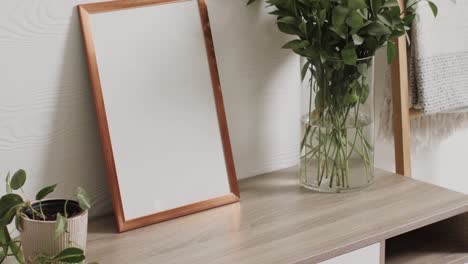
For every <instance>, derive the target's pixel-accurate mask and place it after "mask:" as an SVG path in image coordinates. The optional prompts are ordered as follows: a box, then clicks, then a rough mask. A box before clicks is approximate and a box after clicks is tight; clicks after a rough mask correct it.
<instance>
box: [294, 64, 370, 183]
mask: <svg viewBox="0 0 468 264" xmlns="http://www.w3.org/2000/svg"><path fill="white" fill-rule="evenodd" d="M305 70H307V71H309V72H310V73H311V76H312V77H311V78H310V81H309V85H307V87H306V88H304V89H303V93H302V94H303V96H302V98H303V104H302V110H303V113H304V115H303V116H302V120H301V126H302V140H301V146H300V181H301V184H302V186H304V187H305V188H308V189H312V190H315V191H319V192H346V191H351V190H358V189H362V188H365V187H367V186H368V185H369V184H371V182H372V181H373V179H374V91H373V90H374V58H373V57H369V58H364V59H358V60H357V62H356V64H355V65H348V64H346V63H345V62H343V61H328V62H325V63H322V62H319V63H317V62H315V61H313V62H312V61H311V62H307V63H306V65H305V66H304V72H305Z"/></svg>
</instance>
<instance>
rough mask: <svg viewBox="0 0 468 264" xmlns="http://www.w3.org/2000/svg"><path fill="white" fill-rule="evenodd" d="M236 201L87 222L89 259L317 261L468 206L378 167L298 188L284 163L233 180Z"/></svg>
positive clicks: (208, 263) (202, 263) (204, 263)
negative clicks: (152, 218) (362, 185)
mask: <svg viewBox="0 0 468 264" xmlns="http://www.w3.org/2000/svg"><path fill="white" fill-rule="evenodd" d="M239 187H240V190H241V194H242V201H241V202H240V203H236V204H232V205H228V206H224V207H219V208H216V209H213V210H210V211H204V212H201V213H197V214H193V215H190V216H186V217H182V218H178V219H174V220H171V221H167V222H163V223H160V224H157V225H154V226H149V227H145V228H141V229H137V230H135V231H132V232H128V233H124V234H116V233H115V227H114V225H113V224H112V219H111V218H109V217H107V218H102V219H98V220H96V221H92V222H91V223H90V227H89V231H90V234H89V238H88V243H89V244H88V259H90V260H93V261H94V260H96V261H99V262H100V263H167V264H173V263H192V264H213V263H243V264H249V263H269V264H270V263H272V264H274V263H282V264H284V263H301V264H302V263H304V264H305V263H307V264H311V263H317V262H320V261H324V260H327V259H330V258H332V257H335V256H338V255H342V254H345V253H348V252H351V251H353V250H356V249H359V248H362V247H365V246H369V245H371V244H375V243H378V242H380V241H383V240H385V239H388V238H390V237H394V236H397V235H399V234H402V233H405V232H408V231H411V230H414V229H417V228H420V227H422V226H426V225H429V224H432V223H434V222H438V221H441V220H443V219H446V218H449V217H452V216H454V215H458V214H461V213H463V212H466V211H467V210H468V197H467V196H465V195H463V194H460V193H456V192H453V191H449V190H446V189H443V188H440V187H437V186H433V185H430V184H426V183H422V182H419V181H416V180H412V179H410V178H406V177H401V176H398V175H396V174H393V173H389V172H384V171H381V170H376V180H375V183H374V184H373V185H372V186H370V187H369V188H368V189H366V190H364V191H362V192H355V193H346V194H319V193H314V192H310V191H306V190H304V189H301V188H300V187H299V184H298V177H297V171H296V170H295V169H288V170H284V171H279V172H275V173H271V174H267V175H262V176H257V177H253V178H250V179H245V180H242V181H240V182H239Z"/></svg>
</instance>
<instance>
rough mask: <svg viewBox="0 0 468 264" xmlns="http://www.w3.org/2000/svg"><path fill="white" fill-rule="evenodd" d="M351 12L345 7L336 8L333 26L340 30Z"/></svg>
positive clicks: (333, 12) (333, 13)
mask: <svg viewBox="0 0 468 264" xmlns="http://www.w3.org/2000/svg"><path fill="white" fill-rule="evenodd" d="M348 12H349V10H348V9H347V8H346V7H343V6H336V7H335V8H333V11H332V24H333V26H335V28H339V27H341V26H343V25H344V22H345V19H346V16H347V15H348Z"/></svg>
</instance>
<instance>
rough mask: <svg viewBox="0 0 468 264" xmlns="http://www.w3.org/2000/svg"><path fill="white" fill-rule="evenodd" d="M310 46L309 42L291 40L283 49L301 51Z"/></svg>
mask: <svg viewBox="0 0 468 264" xmlns="http://www.w3.org/2000/svg"><path fill="white" fill-rule="evenodd" d="M309 45H310V42H309V41H307V40H300V39H295V40H291V41H289V42H288V43H286V44H284V46H283V47H282V48H283V49H302V48H305V47H307V46H309Z"/></svg>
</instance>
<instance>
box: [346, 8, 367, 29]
mask: <svg viewBox="0 0 468 264" xmlns="http://www.w3.org/2000/svg"><path fill="white" fill-rule="evenodd" d="M363 21H364V19H363V18H362V17H361V15H359V13H358V12H356V11H351V12H350V13H349V15H348V17H347V18H346V24H347V25H348V26H350V27H351V28H356V29H357V28H361V27H362V25H363Z"/></svg>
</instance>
